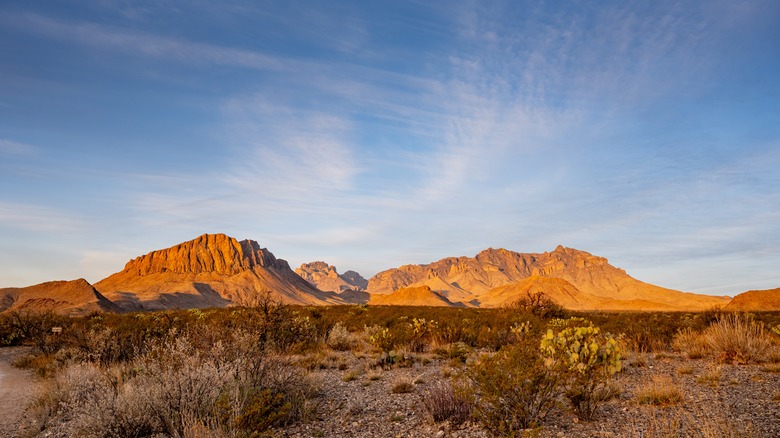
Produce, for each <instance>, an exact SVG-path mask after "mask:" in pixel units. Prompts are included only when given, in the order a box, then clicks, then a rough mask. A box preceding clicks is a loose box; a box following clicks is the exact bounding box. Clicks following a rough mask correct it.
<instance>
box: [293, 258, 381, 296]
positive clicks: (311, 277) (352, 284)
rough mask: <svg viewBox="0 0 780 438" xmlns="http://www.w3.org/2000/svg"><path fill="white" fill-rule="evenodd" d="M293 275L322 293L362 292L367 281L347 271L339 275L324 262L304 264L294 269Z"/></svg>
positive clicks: (333, 267) (332, 267)
mask: <svg viewBox="0 0 780 438" xmlns="http://www.w3.org/2000/svg"><path fill="white" fill-rule="evenodd" d="M295 273H296V274H298V275H299V276H300V277H301V278H303V279H304V280H306V281H308V282H309V283H310V284H311V285H312V286H314V287H316V288H317V289H319V290H322V291H331V292H344V291H347V290H355V291H363V290H365V289H366V286H368V280H366V279H365V278H363V277H362V276H361V275H360V274H358V273H357V272H355V271H347V272H345V273H344V274H339V273H338V271H337V270H336V267H335V266H331V265H329V264H327V263H325V262H311V263H304V264H302V265H301V266H300V267H299V268H296V269H295Z"/></svg>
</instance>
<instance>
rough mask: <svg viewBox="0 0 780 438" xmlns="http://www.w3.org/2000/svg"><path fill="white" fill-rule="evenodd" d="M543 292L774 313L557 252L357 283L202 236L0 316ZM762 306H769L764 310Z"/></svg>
mask: <svg viewBox="0 0 780 438" xmlns="http://www.w3.org/2000/svg"><path fill="white" fill-rule="evenodd" d="M542 292H543V293H545V294H546V295H547V296H549V297H550V298H551V299H552V300H553V301H555V302H557V303H558V304H560V305H562V306H564V307H566V308H569V309H574V310H654V311H655V310H661V311H700V310H706V309H710V308H713V307H724V308H726V309H735V310H737V309H745V310H752V309H756V308H758V309H763V310H770V309H777V310H780V289H773V290H769V291H750V292H747V293H745V294H743V295H740V296H737V297H736V298H734V299H733V300H732V299H731V298H729V297H715V296H709V295H698V294H693V293H686V292H680V291H675V290H671V289H666V288H663V287H659V286H655V285H652V284H648V283H644V282H642V281H639V280H636V279H634V278H633V277H631V276H629V275H628V274H627V273H626V272H625V271H624V270H622V269H619V268H616V267H614V266H612V265H610V264H609V262H608V261H607V259H605V258H603V257H598V256H594V255H592V254H590V253H587V252H584V251H580V250H576V249H572V248H565V247H563V246H558V247H557V248H555V250H553V251H551V252H544V253H518V252H514V251H509V250H506V249H493V248H489V249H486V250H484V251H482V252H480V253H478V254H477V255H475V256H474V257H448V258H444V259H442V260H439V261H436V262H433V263H429V264H424V265H404V266H400V267H398V268H393V269H388V270H386V271H382V272H380V273H378V274H376V275H375V276H373V277H372V278H370V279H368V280H366V279H365V278H363V277H362V276H361V275H360V274H358V273H357V272H354V271H346V272H345V273H343V274H339V273H338V271H337V270H336V268H335V267H334V266H331V265H329V264H327V263H325V262H322V261H316V262H311V263H304V264H302V265H301V266H300V267H299V268H297V269H296V270H295V271H293V270H292V269H291V268H290V266H289V264H288V263H287V262H286V261H285V260H282V259H277V258H276V257H275V256H274V255H273V254H272V253H271V252H270V251H269V250H268V249H266V248H262V247H260V245H259V244H258V243H257V242H255V241H252V240H242V241H238V240H236V239H234V238H232V237H229V236H226V235H224V234H204V235H202V236H200V237H198V238H196V239H194V240H191V241H188V242H183V243H181V244H178V245H176V246H173V247H170V248H167V249H161V250H157V251H152V252H150V253H148V254H146V255H143V256H140V257H137V258H135V259H133V260H130V261H129V262H128V263H127V264H126V265H125V267H124V269H122V270H121V271H119V272H117V273H115V274H113V275H111V276H109V277H107V278H105V279H103V280H101V281H99V282H97V283H95V284H94V286H93V285H90V284H89V283H88V282H87V281H86V280H83V279H79V280H74V281H69V282H65V281H56V282H48V283H42V284H39V285H35V286H30V287H26V288H6V289H0V311H14V310H25V309H28V310H56V311H59V312H62V313H68V314H74V315H79V314H85V313H90V312H94V311H149V310H161V309H171V308H204V307H225V306H232V305H252V304H254V303H257V302H258V301H259V300H261V299H262V298H263V297H264V296H266V295H270V296H271V297H272V298H274V299H276V300H279V301H281V302H284V303H288V304H302V305H332V304H356V303H368V304H370V305H420V306H455V307H500V306H505V305H507V304H510V303H512V302H514V301H516V300H518V299H519V298H522V297H524V296H527V295H529V294H531V295H533V294H538V293H542ZM767 306H769V308H767Z"/></svg>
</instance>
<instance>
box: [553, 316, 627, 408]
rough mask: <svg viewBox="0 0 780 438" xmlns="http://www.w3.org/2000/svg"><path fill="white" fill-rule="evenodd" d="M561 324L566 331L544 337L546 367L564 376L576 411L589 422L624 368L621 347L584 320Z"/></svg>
mask: <svg viewBox="0 0 780 438" xmlns="http://www.w3.org/2000/svg"><path fill="white" fill-rule="evenodd" d="M558 324H559V325H561V326H564V327H565V328H563V329H562V330H560V331H559V332H558V333H557V334H556V333H554V332H553V330H552V329H548V331H547V334H545V335H544V336H543V337H542V341H541V344H540V350H541V354H542V357H543V358H544V365H545V367H546V368H547V369H548V370H550V371H551V372H552V373H560V374H561V375H562V376H564V377H565V382H566V396H567V397H568V398H569V400H570V401H571V403H572V405H573V407H574V411H575V412H576V413H577V416H579V417H580V418H582V419H584V420H589V419H591V418H592V417H593V414H594V413H595V412H596V409H597V408H598V405H599V403H600V402H601V401H602V400H603V398H604V394H607V393H608V392H609V391H608V388H609V386H608V382H609V378H610V377H611V376H612V375H613V374H615V373H616V372H618V371H620V369H621V366H622V363H621V355H620V348H619V347H618V345H617V342H616V341H615V339H614V338H612V337H611V336H607V335H604V334H601V333H600V329H599V328H598V327H594V326H593V325H592V324H590V323H589V322H588V321H585V320H582V319H581V318H572V319H570V320H568V321H558Z"/></svg>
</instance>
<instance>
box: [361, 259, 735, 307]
mask: <svg viewBox="0 0 780 438" xmlns="http://www.w3.org/2000/svg"><path fill="white" fill-rule="evenodd" d="M529 279H531V280H529ZM549 279H560V280H563V281H565V284H564V283H560V282H555V281H551V280H549ZM424 285H427V286H429V287H430V288H431V290H433V291H435V292H439V293H441V294H442V295H443V296H445V297H446V298H447V299H448V300H450V301H451V302H453V303H461V304H463V305H466V306H480V307H484V306H498V305H503V304H505V303H507V302H510V301H512V300H516V299H519V298H520V297H522V296H523V295H526V294H527V293H529V291H530V292H533V293H536V292H545V293H546V294H548V295H550V296H551V297H552V298H553V299H555V300H556V301H559V303H560V304H561V305H563V306H565V307H570V308H573V309H581V310H586V309H593V310H605V309H608V310H705V309H708V308H711V307H713V306H723V305H725V304H727V303H728V302H729V298H728V297H712V296H707V295H697V294H691V293H685V292H680V291H675V290H671V289H665V288H662V287H658V286H654V285H651V284H647V283H643V282H641V281H639V280H636V279H634V278H632V277H630V276H629V275H628V274H626V272H625V271H623V270H622V269H619V268H616V267H614V266H612V265H610V264H609V262H608V261H607V259H605V258H604V257H598V256H594V255H592V254H589V253H587V252H585V251H579V250H576V249H572V248H564V247H562V246H558V247H557V248H555V250H554V251H552V252H545V253H518V252H514V251H508V250H506V249H493V248H489V249H486V250H484V251H482V252H480V253H479V254H477V255H476V256H474V257H449V258H445V259H442V260H439V261H437V262H433V263H430V264H427V265H405V266H401V267H399V268H395V269H389V270H387V271H383V272H380V273H378V274H377V275H375V276H374V277H372V278H371V279H369V281H368V288H367V289H366V290H367V291H368V292H369V293H371V294H388V293H391V292H393V291H395V290H397V289H400V288H404V287H410V286H424ZM507 286H512V287H507ZM502 287H503V289H500V290H494V289H496V288H502Z"/></svg>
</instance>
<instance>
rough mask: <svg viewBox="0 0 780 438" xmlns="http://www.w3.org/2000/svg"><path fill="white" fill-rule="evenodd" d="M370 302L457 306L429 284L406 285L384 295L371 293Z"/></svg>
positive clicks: (374, 303)
mask: <svg viewBox="0 0 780 438" xmlns="http://www.w3.org/2000/svg"><path fill="white" fill-rule="evenodd" d="M368 304H372V305H377V306H439V307H447V306H455V304H453V303H452V302H451V301H450V300H448V299H447V297H445V296H444V295H442V294H440V293H438V292H435V291H433V290H431V288H430V287H428V286H419V287H404V288H401V289H398V290H396V291H394V292H392V293H389V294H384V295H371V298H370V300H369V301H368Z"/></svg>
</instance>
